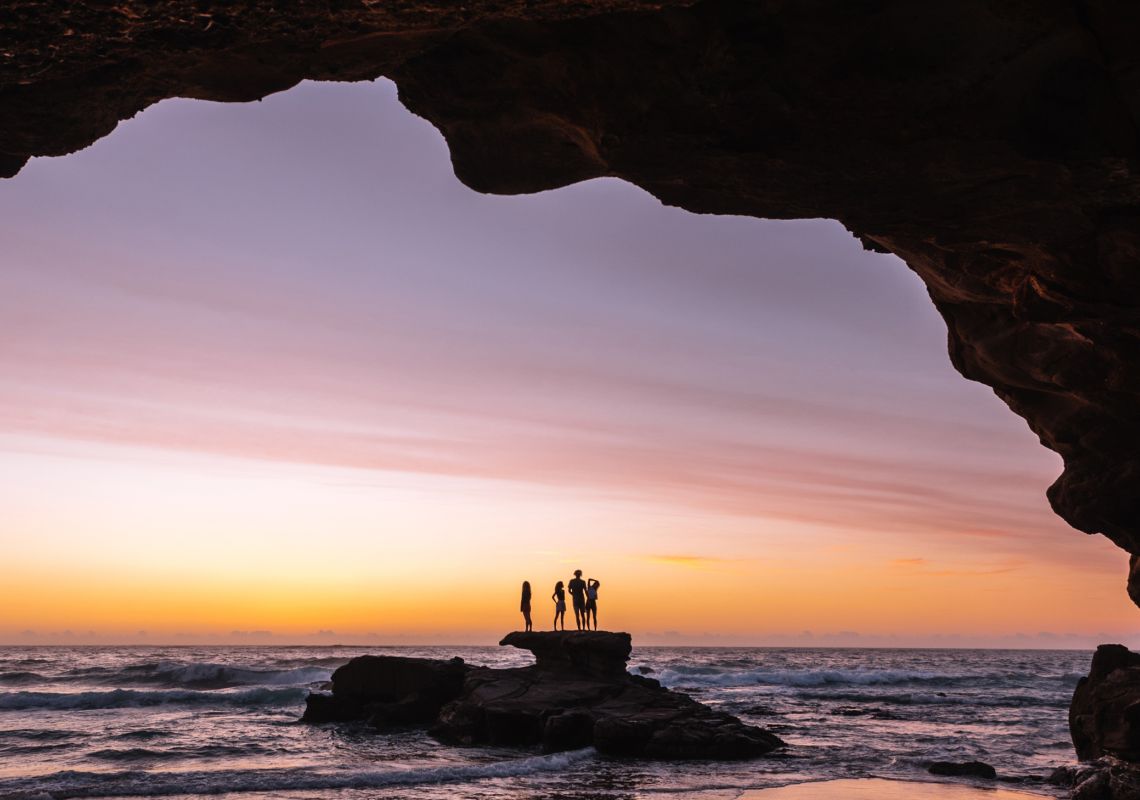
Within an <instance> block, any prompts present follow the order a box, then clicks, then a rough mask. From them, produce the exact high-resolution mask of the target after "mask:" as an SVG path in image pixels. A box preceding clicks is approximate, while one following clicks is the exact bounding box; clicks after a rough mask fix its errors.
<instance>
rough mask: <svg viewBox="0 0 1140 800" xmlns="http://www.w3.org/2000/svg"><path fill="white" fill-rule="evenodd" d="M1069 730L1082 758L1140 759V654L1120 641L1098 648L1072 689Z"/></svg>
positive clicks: (1079, 756) (1133, 760)
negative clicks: (1085, 670) (1086, 672)
mask: <svg viewBox="0 0 1140 800" xmlns="http://www.w3.org/2000/svg"><path fill="white" fill-rule="evenodd" d="M1069 732H1070V734H1071V735H1072V737H1073V745H1074V746H1075V747H1076V750H1077V758H1079V759H1081V760H1082V761H1091V760H1092V759H1096V758H1100V757H1101V756H1113V757H1115V758H1118V759H1120V760H1122V761H1128V762H1140V654H1137V653H1133V652H1131V651H1129V650H1128V649H1127V648H1126V647H1124V646H1123V645H1119V644H1102V645H1101V646H1100V647H1098V648H1097V649H1096V653H1095V654H1094V655H1093V660H1092V666H1091V667H1090V669H1089V674H1088V676H1087V677H1084V678H1081V680H1080V682H1079V683H1078V684H1077V689H1076V691H1075V692H1074V693H1073V702H1072V704H1071V705H1070V706H1069Z"/></svg>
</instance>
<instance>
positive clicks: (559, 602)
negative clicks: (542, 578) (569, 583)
mask: <svg viewBox="0 0 1140 800" xmlns="http://www.w3.org/2000/svg"><path fill="white" fill-rule="evenodd" d="M550 599H551V600H553V601H554V630H558V620H562V630H566V589H565V588H563V586H562V581H559V582H558V583H556V584H554V594H552V595H550Z"/></svg>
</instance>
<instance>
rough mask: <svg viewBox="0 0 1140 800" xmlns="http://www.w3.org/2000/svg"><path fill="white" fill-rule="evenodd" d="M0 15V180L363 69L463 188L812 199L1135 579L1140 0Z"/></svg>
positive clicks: (725, 201)
mask: <svg viewBox="0 0 1140 800" xmlns="http://www.w3.org/2000/svg"><path fill="white" fill-rule="evenodd" d="M0 31H2V34H0V38H2V40H3V41H4V43H5V45H4V58H3V60H2V61H0V109H2V110H3V113H2V115H0V174H2V175H3V176H5V177H11V176H13V175H15V174H16V173H17V172H18V171H19V170H20V168H21V167H22V165H23V164H24V163H26V161H27V160H28V159H29V158H30V157H33V156H60V155H65V154H68V153H71V152H74V151H76V150H79V149H81V148H83V147H86V146H87V145H89V144H91V143H92V142H94V141H96V140H97V139H99V138H100V137H103V136H106V135H107V134H109V133H110V132H111V131H112V130H113V129H114V128H115V126H116V125H117V124H118V122H119V121H121V120H124V119H128V118H130V117H131V116H133V115H134V114H136V113H137V112H139V111H140V110H142V109H144V108H146V107H147V106H149V105H151V104H153V103H155V102H157V101H159V100H161V99H164V98H169V97H187V98H197V99H204V100H214V101H227V102H248V101H253V100H257V99H259V98H261V97H264V96H265V95H267V94H270V93H273V92H277V91H281V90H283V89H286V88H289V87H291V86H293V85H295V84H297V83H298V82H300V81H301V80H304V79H318V80H325V81H360V80H371V79H375V78H377V77H379V76H385V77H388V78H390V79H392V80H393V81H395V83H396V84H397V86H398V87H399V93H400V99H401V101H402V102H403V103H404V104H405V105H406V106H407V107H408V108H409V109H411V110H412V111H413V112H414V113H416V114H418V115H420V116H422V117H424V118H426V119H427V120H429V121H430V122H431V123H432V124H434V125H435V126H436V127H437V128H438V129H439V130H440V131H441V132H442V133H443V135H444V136H445V138H446V140H447V142H448V145H449V147H450V151H451V156H452V162H453V167H454V170H455V173H456V175H457V176H458V177H459V178H460V180H462V181H463V182H464V183H465V184H466V185H468V186H469V187H471V188H472V189H474V190H476V191H479V192H485V193H504V194H513V193H526V192H535V191H539V190H544V189H550V188H555V187H559V186H564V185H567V184H571V183H575V182H578V181H583V180H586V179H589V178H596V177H603V176H605V177H616V178H620V179H622V180H625V181H628V182H630V183H632V184H635V185H637V186H639V187H642V188H644V189H645V190H646V191H648V192H650V193H651V194H652V195H654V196H655V197H657V198H658V199H660V200H661V201H662V202H664V203H666V204H669V205H674V206H678V207H680V208H683V209H687V210H690V211H694V212H700V213H716V214H737V215H748V216H754V217H762V218H771V219H795V218H817V217H824V218H830V219H835V220H838V221H839V222H841V223H842V224H843V225H844V226H846V227H847V228H848V229H849V230H850V231H851V232H853V233H854V234H855V235H856V236H857V237H858V238H859V240H860V241H861V242H862V243H863V245H864V247H866V248H868V249H871V250H875V251H880V252H889V253H893V254H896V255H898V256H899V257H900V258H902V259H903V260H904V261H905V262H906V264H907V265H908V266H909V267H910V269H912V270H913V271H914V272H915V273H917V274H918V275H919V277H920V278H921V279H922V280H923V281H924V282H925V284H926V286H927V287H928V290H929V294H930V297H931V299H932V301H933V302H934V304H935V306H936V307H937V309H938V311H939V312H940V313H941V315H942V317H943V318H944V319H945V321H946V324H947V327H948V331H949V337H948V339H949V348H948V349H949V354H950V358H951V360H952V363H953V365H954V367H955V368H956V369H957V370H958V371H959V372H960V373H961V374H962V375H963V376H965V377H966V378H968V379H970V380H974V381H979V382H981V383H984V384H987V385H988V386H990V387H992V388H993V390H994V392H995V393H996V394H997V395H998V396H999V397H1000V398H1001V399H1002V400H1003V401H1004V402H1005V403H1006V404H1007V405H1008V406H1009V408H1010V409H1011V410H1012V411H1014V412H1015V413H1016V414H1018V415H1020V416H1021V417H1023V418H1024V419H1025V420H1026V421H1027V422H1028V424H1029V426H1030V428H1031V429H1032V430H1033V432H1034V433H1035V434H1036V435H1037V436H1038V437H1039V439H1040V441H1041V443H1042V444H1043V445H1044V446H1046V447H1048V448H1050V449H1052V450H1054V451H1055V452H1057V453H1058V454H1060V456H1061V457H1062V458H1063V460H1064V471H1063V473H1062V474H1061V476H1060V477H1059V478H1058V479H1057V481H1056V482H1055V483H1054V484H1053V485H1052V486H1051V487H1049V489H1048V497H1049V501H1050V503H1051V504H1052V507H1053V509H1054V510H1055V511H1056V513H1057V514H1059V515H1060V516H1061V517H1062V518H1063V519H1064V520H1065V521H1066V522H1068V523H1069V524H1070V525H1071V526H1072V527H1074V528H1076V529H1077V530H1080V531H1084V532H1085V533H1089V534H1103V535H1104V536H1106V537H1108V538H1109V539H1110V540H1111V541H1112V542H1114V543H1115V544H1116V545H1117V546H1118V547H1120V548H1122V549H1124V550H1125V551H1127V552H1128V553H1130V554H1132V560H1131V564H1132V570H1131V572H1132V574H1131V575H1130V576H1129V582H1128V590H1129V594H1130V596H1131V597H1132V599H1133V600H1134V602H1136V603H1138V604H1140V558H1138V554H1140V522H1138V519H1140V492H1137V488H1138V483H1140V455H1138V451H1140V416H1138V415H1137V414H1136V408H1137V393H1138V391H1140V311H1138V304H1140V276H1137V275H1136V273H1135V271H1134V268H1133V262H1134V261H1135V260H1136V258H1137V256H1140V224H1138V222H1137V209H1138V208H1140V180H1138V178H1137V166H1136V165H1137V157H1138V155H1140V152H1138V151H1140V136H1138V131H1140V129H1138V117H1140V55H1137V50H1136V49H1135V47H1134V42H1135V39H1136V35H1137V34H1140V6H1135V5H1129V4H1126V3H1122V2H1111V1H1110V0H1105V1H1103V2H1101V1H1098V0H1087V1H1086V2H1072V3H1068V2H1049V3H1008V4H993V3H987V2H982V0H961V2H953V3H936V4H923V5H922V6H921V7H920V6H918V5H916V4H913V3H909V2H905V0H861V1H860V2H839V1H838V0H810V2H801V3H785V2H776V1H774V0H773V1H770V2H745V1H744V0H702V2H697V3H690V2H670V1H669V0H666V2H647V1H646V0H626V2H618V1H617V0H593V1H591V2H574V3H571V2H565V0H527V2H522V0H506V1H505V2H490V1H489V0H476V2H471V3H468V4H464V5H462V6H457V5H453V4H449V3H432V2H414V3H399V4H389V3H370V2H366V1H362V2H340V1H339V0H328V1H327V2H304V3H298V4H296V6H295V7H293V8H291V9H290V11H289V13H287V14H283V13H281V12H280V10H279V9H278V8H277V7H276V6H275V5H274V4H272V3H267V2H256V1H254V2H239V3H233V4H228V5H226V6H224V7H217V8H214V7H209V8H207V7H203V6H200V5H199V4H196V3H192V2H188V1H187V0H168V1H167V2H161V3H152V4H137V5H132V4H126V5H110V4H108V5H102V4H67V3H52V2H44V1H42V0H40V1H37V0H22V1H21V2H17V3H15V4H14V5H9V6H8V7H7V8H6V9H5V10H4V11H3V12H0ZM380 146H382V145H380Z"/></svg>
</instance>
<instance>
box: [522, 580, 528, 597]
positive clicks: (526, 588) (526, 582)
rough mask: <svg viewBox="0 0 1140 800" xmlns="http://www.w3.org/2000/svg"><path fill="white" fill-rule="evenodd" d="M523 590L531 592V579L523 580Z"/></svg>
mask: <svg viewBox="0 0 1140 800" xmlns="http://www.w3.org/2000/svg"><path fill="white" fill-rule="evenodd" d="M523 591H524V592H526V593H527V594H530V581H523Z"/></svg>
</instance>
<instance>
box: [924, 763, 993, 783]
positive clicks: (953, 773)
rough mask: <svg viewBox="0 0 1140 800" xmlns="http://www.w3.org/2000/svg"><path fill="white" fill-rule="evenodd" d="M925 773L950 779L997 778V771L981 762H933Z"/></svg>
mask: <svg viewBox="0 0 1140 800" xmlns="http://www.w3.org/2000/svg"><path fill="white" fill-rule="evenodd" d="M926 771H927V772H929V773H930V774H931V775H946V776H948V777H952V778H964V777H965V778H989V779H990V780H993V779H994V778H997V770H995V769H994V768H993V767H991V766H990V765H989V764H986V763H985V762H982V761H935V762H934V763H933V764H931V765H930V766H928V767H927V768H926Z"/></svg>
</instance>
